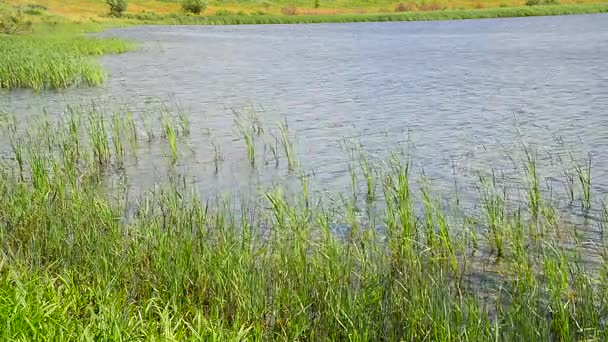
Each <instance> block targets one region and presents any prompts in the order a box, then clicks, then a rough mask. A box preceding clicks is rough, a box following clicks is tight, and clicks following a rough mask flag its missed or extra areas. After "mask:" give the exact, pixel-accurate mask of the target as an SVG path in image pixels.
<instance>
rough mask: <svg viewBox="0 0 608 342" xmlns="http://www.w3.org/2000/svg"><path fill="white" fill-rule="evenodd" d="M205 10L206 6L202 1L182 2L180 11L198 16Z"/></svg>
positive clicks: (188, 0) (189, 0) (186, 0)
mask: <svg viewBox="0 0 608 342" xmlns="http://www.w3.org/2000/svg"><path fill="white" fill-rule="evenodd" d="M206 8H207V4H206V3H205V2H203V0H184V1H183V2H182V9H183V10H184V12H188V13H194V14H200V13H201V12H203V11H204V10H205V9H206Z"/></svg>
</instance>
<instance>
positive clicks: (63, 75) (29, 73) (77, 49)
mask: <svg viewBox="0 0 608 342" xmlns="http://www.w3.org/2000/svg"><path fill="white" fill-rule="evenodd" d="M128 48H129V44H128V43H126V42H124V41H121V40H118V39H95V38H87V37H81V36H76V35H65V36H64V35H29V36H3V35H0V51H2V58H0V88H7V89H15V88H32V89H35V90H42V89H49V88H50V89H58V88H66V87H70V86H73V85H79V84H84V85H89V86H97V85H100V84H101V83H102V82H103V80H104V78H105V74H104V72H103V71H102V70H101V66H100V65H99V64H98V63H96V62H95V61H94V60H92V59H91V57H89V56H92V55H101V54H104V53H120V52H124V51H126V50H127V49H128Z"/></svg>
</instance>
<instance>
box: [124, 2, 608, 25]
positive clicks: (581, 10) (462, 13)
mask: <svg viewBox="0 0 608 342" xmlns="http://www.w3.org/2000/svg"><path fill="white" fill-rule="evenodd" d="M601 13H608V3H601V4H577V5H547V6H525V7H504V8H488V9H471V10H442V11H424V12H423V11H415V12H399V13H369V14H368V13H366V14H331V15H292V16H289V15H230V16H217V15H211V16H193V15H185V14H169V15H156V14H151V13H141V14H126V15H125V17H124V19H118V20H117V21H116V22H119V23H120V22H122V23H125V24H129V25H131V24H133V25H264V24H321V23H354V22H397V21H444V20H471V19H494V18H517V17H535V16H560V15H577V14H601Z"/></svg>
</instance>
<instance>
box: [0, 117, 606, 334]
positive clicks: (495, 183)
mask: <svg viewBox="0 0 608 342" xmlns="http://www.w3.org/2000/svg"><path fill="white" fill-rule="evenodd" d="M120 115H122V117H121V116H120ZM160 116H161V122H162V123H161V125H159V126H158V127H152V129H153V130H155V131H154V132H153V134H154V136H156V137H161V138H162V139H167V140H170V139H171V138H170V136H171V135H174V136H176V137H177V135H178V134H179V135H180V139H186V137H185V136H183V135H181V133H178V132H183V130H182V129H179V123H177V121H175V120H177V119H168V118H167V117H168V115H166V114H161V115H160ZM163 120H164V121H163ZM129 122H131V123H129ZM135 122H136V121H134V120H130V119H128V114H127V113H122V114H120V113H114V114H104V113H100V112H98V111H95V110H91V111H89V112H82V111H76V110H74V111H72V112H68V113H66V115H64V116H60V117H57V118H55V119H53V120H49V119H47V118H42V119H40V120H32V122H31V123H29V124H28V123H11V124H9V125H7V126H6V127H5V128H3V129H4V130H6V135H4V136H7V137H9V136H12V138H11V139H12V141H13V142H14V143H13V144H14V145H15V147H11V146H7V148H6V149H4V150H2V156H3V158H2V160H3V162H2V167H1V168H0V196H1V198H2V201H0V246H1V248H0V251H1V252H0V317H1V318H2V321H3V322H10V324H5V325H3V326H2V328H1V329H0V334H1V335H2V338H3V339H7V340H18V339H24V340H53V339H61V340H83V339H113V340H129V339H144V340H344V339H350V340H423V339H432V340H441V341H452V340H454V341H456V340H458V341H460V340H471V341H490V340H605V339H606V338H608V336H607V335H606V329H605V327H604V323H605V321H606V319H607V314H606V313H607V312H608V292H607V291H606V286H605V284H604V283H605V282H604V281H603V280H604V278H605V274H606V270H608V258H607V257H606V256H607V255H608V253H606V249H605V245H604V244H602V243H600V241H595V240H593V239H594V238H593V236H594V234H590V235H585V234H587V233H586V232H593V231H594V229H597V230H598V231H601V230H602V229H603V228H602V227H604V226H605V224H606V216H607V215H608V214H605V213H606V209H605V206H602V207H601V208H599V207H597V208H595V207H594V205H595V204H596V203H595V202H594V201H589V202H588V203H589V206H590V207H591V208H590V212H602V210H603V212H604V215H603V216H602V215H598V216H599V219H598V220H593V219H590V220H588V222H585V223H583V222H581V223H578V222H577V221H576V220H575V219H574V220H573V219H572V216H569V219H568V220H565V221H562V220H560V217H559V215H558V214H557V213H564V215H566V214H574V212H573V210H574V211H576V208H571V207H569V206H564V207H557V203H559V201H550V200H548V199H547V198H546V196H547V195H548V193H549V192H548V189H546V188H545V187H544V186H543V184H542V183H541V182H534V181H526V180H529V179H531V178H530V177H533V173H534V172H533V171H532V166H531V164H530V163H531V162H530V160H524V161H523V162H522V165H519V166H521V167H527V168H528V172H527V173H526V175H522V177H526V178H525V179H522V180H521V182H520V183H519V184H524V185H525V186H527V188H528V189H525V190H526V191H525V192H522V195H516V196H517V197H511V196H513V195H509V193H508V192H506V191H504V190H502V189H503V187H506V186H507V184H503V183H504V182H505V181H507V180H506V179H503V178H498V177H496V176H494V175H493V174H492V175H485V176H481V177H480V179H479V182H478V183H477V184H476V186H477V187H478V188H479V195H480V196H479V200H478V201H477V202H476V203H474V205H473V206H472V207H471V208H468V207H467V208H453V207H450V206H449V203H447V202H446V201H445V198H447V196H446V195H445V194H444V193H443V192H437V191H434V190H433V189H434V188H433V184H432V183H431V182H430V181H429V180H428V179H426V178H425V177H419V178H417V177H415V176H416V174H415V172H414V170H413V166H412V165H413V164H412V162H411V161H410V157H409V156H408V155H404V154H401V153H394V154H392V157H391V158H389V159H388V160H386V161H385V163H375V164H374V172H371V173H370V174H369V177H371V178H372V183H373V184H375V185H376V186H377V188H378V189H379V191H378V192H377V193H376V194H375V200H374V202H373V204H374V205H375V207H374V209H373V210H369V211H367V213H365V214H363V213H362V211H361V210H360V209H359V208H360V205H359V202H358V201H357V200H356V199H353V198H352V197H351V198H349V199H348V200H345V201H343V202H342V203H340V202H336V201H332V199H334V198H336V197H339V196H341V195H340V194H339V193H337V194H335V193H334V194H331V195H329V196H328V195H324V194H322V193H319V192H315V191H312V189H313V188H314V187H311V184H313V183H312V182H314V179H312V176H310V175H306V174H303V173H301V172H300V173H297V174H294V175H293V176H294V177H295V179H296V181H297V182H298V183H297V184H299V187H298V189H297V190H296V191H295V192H290V191H285V189H284V188H283V187H281V186H273V187H271V188H263V189H261V193H260V195H261V198H260V199H259V200H258V201H255V202H251V203H250V202H246V201H243V202H242V203H238V204H237V203H232V201H228V200H226V201H220V200H205V199H202V198H201V197H200V194H199V192H198V191H197V189H195V188H194V187H193V186H192V185H191V184H192V183H191V182H190V181H189V179H188V177H187V176H185V175H180V174H177V173H176V171H175V168H171V169H170V171H169V174H168V175H167V177H166V178H165V179H164V180H162V181H160V182H159V183H158V184H156V185H155V186H154V187H152V188H150V189H148V191H144V192H143V193H142V194H141V195H140V196H138V197H137V198H130V199H129V200H128V202H127V201H126V200H122V199H124V198H128V196H127V193H128V191H129V190H128V189H129V187H128V186H124V187H123V186H121V187H118V188H116V189H114V188H108V186H107V183H106V176H112V172H115V170H114V169H113V168H108V167H105V166H107V165H108V163H109V162H110V161H116V160H117V156H116V155H117V154H119V153H122V152H121V149H120V148H116V146H120V145H122V146H123V147H124V146H128V144H129V139H136V140H137V144H141V143H142V142H143V141H146V140H147V139H148V137H146V136H145V135H135V137H134V138H133V135H131V134H129V133H128V132H129V131H131V130H132V127H131V125H132V124H135ZM21 125H31V126H26V127H23V126H21ZM137 125H138V126H139V124H137ZM117 127H120V128H117ZM135 128H136V131H137V129H140V127H135ZM250 128H251V126H250V125H247V131H248V132H249V133H250V134H252V132H251V130H250ZM156 130H158V131H156ZM159 131H160V132H159ZM170 131H173V132H174V133H170ZM49 132H51V133H52V136H53V138H52V139H49V138H48V137H47V136H48V135H49ZM117 132H119V134H118V133H117ZM3 133H4V132H3ZM9 133H10V135H9ZM239 134H240V132H239ZM129 136H131V137H129ZM114 139H116V140H121V141H122V142H118V141H117V142H113V140H114ZM149 143H150V144H152V143H159V144H162V143H163V142H162V141H151V142H149ZM137 151H139V150H138V149H136V152H137ZM123 152H124V151H123ZM216 154H218V153H217V152H216ZM17 155H20V157H17ZM132 157H134V156H132V155H130V154H129V153H124V161H125V165H128V163H127V162H128V160H129V158H132ZM168 158H169V159H170V160H173V159H174V157H173V156H168ZM19 160H21V161H19ZM19 163H21V164H22V165H23V170H22V171H21V172H19V171H15V170H19V168H18V164H19ZM351 164H352V163H351ZM352 165H353V167H356V168H358V167H360V165H357V164H352ZM526 165H527V166H526ZM587 168H590V163H589V162H588V161H587V164H586V166H584V167H583V166H581V174H583V178H584V179H585V180H586V179H588V178H589V176H588V175H589V174H590V171H587ZM113 170H114V171H113ZM100 171H104V172H100ZM259 171H263V168H262V167H261V166H260V168H259ZM536 172H537V173H538V171H536ZM287 173H288V174H292V173H290V172H287ZM413 174H414V175H413ZM540 177H541V175H538V176H537V178H538V179H540ZM355 178H356V177H355ZM415 179H420V181H415ZM126 181H127V182H128V180H126ZM346 182H348V180H346ZM585 184H588V186H589V192H590V193H593V195H590V198H591V196H594V197H593V198H602V197H603V196H604V195H605V194H602V193H594V191H597V189H594V188H593V187H592V184H591V182H590V181H589V182H587V181H586V182H585ZM355 185H356V181H355ZM585 186H587V185H585ZM467 188H468V187H466V186H464V187H462V189H467ZM536 188H538V190H537V189H536ZM530 194H533V195H534V196H532V198H534V199H535V201H536V198H537V197H536V194H538V201H536V202H535V203H538V204H539V205H538V207H536V206H534V205H530ZM467 195H468V194H466V193H463V196H465V197H466V196H467ZM346 196H347V197H349V196H351V195H350V194H348V195H346ZM353 196H356V193H355V194H353ZM519 196H521V197H519ZM565 196H568V195H567V194H565ZM467 198H468V197H467ZM474 198H475V197H474ZM127 208H128V210H127ZM594 210H597V211H594ZM534 213H536V214H534ZM535 215H536V217H534V216H535ZM556 225H559V227H556ZM582 225H585V226H584V228H585V229H580V228H581V227H582ZM537 231H541V232H543V234H537V233H536V232H537ZM594 241H595V243H592V242H594Z"/></svg>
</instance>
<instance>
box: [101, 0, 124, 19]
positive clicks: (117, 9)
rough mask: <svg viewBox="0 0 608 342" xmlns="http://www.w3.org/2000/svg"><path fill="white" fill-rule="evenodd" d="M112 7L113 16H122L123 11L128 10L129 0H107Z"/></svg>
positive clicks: (111, 13)
mask: <svg viewBox="0 0 608 342" xmlns="http://www.w3.org/2000/svg"><path fill="white" fill-rule="evenodd" d="M106 4H108V6H109V7H110V15H111V16H113V17H120V16H122V12H124V11H126V10H127V0H106Z"/></svg>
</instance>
